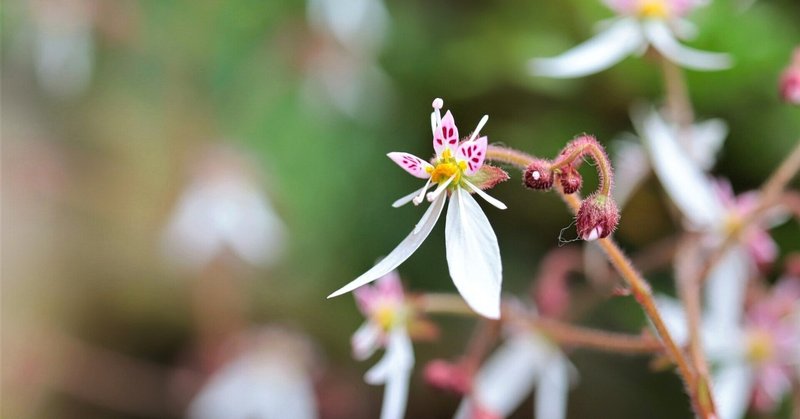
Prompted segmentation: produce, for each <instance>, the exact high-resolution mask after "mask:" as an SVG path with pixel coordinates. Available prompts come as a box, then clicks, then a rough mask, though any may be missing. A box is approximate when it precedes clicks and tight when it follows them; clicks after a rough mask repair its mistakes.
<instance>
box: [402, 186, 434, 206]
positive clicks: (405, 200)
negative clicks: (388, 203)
mask: <svg viewBox="0 0 800 419" xmlns="http://www.w3.org/2000/svg"><path fill="white" fill-rule="evenodd" d="M433 185H434V184H433V183H430V182H429V183H426V184H425V186H423V187H421V188H419V189H417V190H416V191H414V192H411V193H410V194H408V195H406V196H404V197H402V198H400V199H398V200H397V201H394V202H392V206H393V207H395V208H399V207H402V206H403V205H405V204H407V203H409V202H411V200H413V199H414V197H416V196H417V195H419V194H421V193H422V191H427V190H428V189H430V188H431V186H433Z"/></svg>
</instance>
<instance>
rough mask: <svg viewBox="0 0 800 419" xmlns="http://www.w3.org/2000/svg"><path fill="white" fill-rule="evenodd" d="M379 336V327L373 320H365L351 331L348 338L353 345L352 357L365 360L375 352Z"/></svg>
mask: <svg viewBox="0 0 800 419" xmlns="http://www.w3.org/2000/svg"><path fill="white" fill-rule="evenodd" d="M380 337H381V329H380V327H379V326H378V325H377V324H375V323H373V322H366V323H364V324H362V325H361V327H359V328H358V330H356V332H355V333H353V337H352V338H351V339H350V343H351V346H352V347H353V357H354V358H356V359H358V360H365V359H367V358H369V357H370V356H372V354H373V353H375V350H376V349H378V346H379V345H378V343H379V340H380Z"/></svg>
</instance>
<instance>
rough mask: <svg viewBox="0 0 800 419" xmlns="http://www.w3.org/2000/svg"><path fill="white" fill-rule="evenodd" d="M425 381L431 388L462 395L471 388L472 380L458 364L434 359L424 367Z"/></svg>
mask: <svg viewBox="0 0 800 419" xmlns="http://www.w3.org/2000/svg"><path fill="white" fill-rule="evenodd" d="M424 375H425V381H426V382H427V383H428V384H429V385H430V386H432V387H434V388H438V389H440V390H445V391H451V392H453V393H456V394H459V395H464V394H467V393H469V392H470V389H471V388H472V378H471V376H470V374H469V373H468V372H467V371H466V369H465V368H464V367H463V366H462V365H460V364H453V363H450V362H447V361H445V360H441V359H435V360H433V361H431V362H428V364H427V365H425V372H424Z"/></svg>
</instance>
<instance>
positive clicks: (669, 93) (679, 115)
mask: <svg viewBox="0 0 800 419" xmlns="http://www.w3.org/2000/svg"><path fill="white" fill-rule="evenodd" d="M661 72H662V73H663V75H664V90H665V91H666V99H667V109H668V111H669V116H670V119H671V120H672V122H675V123H677V124H678V126H679V127H680V128H681V131H684V132H685V131H687V130H688V129H689V128H690V127H691V126H692V123H694V110H693V109H692V102H691V100H689V89H688V88H687V86H686V79H685V76H684V74H683V70H681V68H680V67H678V66H677V65H676V64H675V63H673V62H672V61H670V60H669V59H667V58H666V57H663V56H662V57H661ZM684 145H688V144H684Z"/></svg>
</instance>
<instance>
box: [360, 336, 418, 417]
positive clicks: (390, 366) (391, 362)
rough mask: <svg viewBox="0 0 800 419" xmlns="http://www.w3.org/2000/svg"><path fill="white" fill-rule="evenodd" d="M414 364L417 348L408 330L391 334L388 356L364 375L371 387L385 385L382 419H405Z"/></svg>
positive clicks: (387, 347) (387, 349) (387, 348)
mask: <svg viewBox="0 0 800 419" xmlns="http://www.w3.org/2000/svg"><path fill="white" fill-rule="evenodd" d="M413 365H414V349H413V346H412V344H411V339H410V338H409V336H408V333H407V332H406V330H405V329H402V328H398V329H395V330H393V331H392V333H391V334H390V335H389V343H388V345H387V346H386V354H385V355H384V356H383V358H382V359H381V360H380V362H378V363H377V364H375V366H374V367H372V368H371V369H370V370H369V371H367V373H366V374H365V376H364V379H365V381H367V382H368V383H370V384H382V383H385V384H386V388H384V391H383V408H382V409H381V419H402V418H403V416H404V414H405V410H406V402H407V400H408V383H409V379H410V376H411V368H412V367H413Z"/></svg>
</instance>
